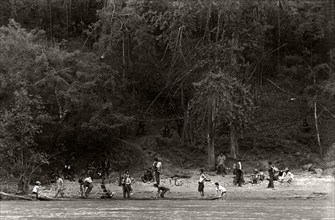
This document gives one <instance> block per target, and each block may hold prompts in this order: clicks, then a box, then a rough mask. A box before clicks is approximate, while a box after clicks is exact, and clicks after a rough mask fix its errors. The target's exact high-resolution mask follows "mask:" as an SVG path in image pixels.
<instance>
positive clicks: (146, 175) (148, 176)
mask: <svg viewBox="0 0 335 220" xmlns="http://www.w3.org/2000/svg"><path fill="white" fill-rule="evenodd" d="M141 179H142V181H143V182H144V183H146V182H148V181H153V180H154V176H153V175H152V169H151V168H149V169H147V171H146V172H145V173H144V175H143V176H142V177H141Z"/></svg>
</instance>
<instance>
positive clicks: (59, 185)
mask: <svg viewBox="0 0 335 220" xmlns="http://www.w3.org/2000/svg"><path fill="white" fill-rule="evenodd" d="M56 187H57V188H56V195H55V198H57V196H58V194H60V196H61V197H62V198H63V197H64V181H63V179H62V178H61V176H60V175H57V180H56Z"/></svg>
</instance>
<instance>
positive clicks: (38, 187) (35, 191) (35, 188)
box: [32, 181, 41, 199]
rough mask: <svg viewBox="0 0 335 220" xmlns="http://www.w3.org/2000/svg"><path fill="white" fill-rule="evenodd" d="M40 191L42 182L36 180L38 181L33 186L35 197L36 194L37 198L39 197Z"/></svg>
mask: <svg viewBox="0 0 335 220" xmlns="http://www.w3.org/2000/svg"><path fill="white" fill-rule="evenodd" d="M40 191H41V182H40V181H36V183H35V185H34V188H33V192H32V195H33V196H34V197H35V196H36V199H37V198H38V196H39V194H40Z"/></svg>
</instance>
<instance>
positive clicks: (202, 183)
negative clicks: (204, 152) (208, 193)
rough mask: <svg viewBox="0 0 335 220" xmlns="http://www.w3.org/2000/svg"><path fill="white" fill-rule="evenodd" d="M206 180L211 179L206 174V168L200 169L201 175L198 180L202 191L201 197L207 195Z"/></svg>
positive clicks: (199, 189) (199, 190)
mask: <svg viewBox="0 0 335 220" xmlns="http://www.w3.org/2000/svg"><path fill="white" fill-rule="evenodd" d="M205 181H210V180H209V179H207V177H206V175H205V174H204V170H203V169H200V177H199V182H198V192H199V193H200V195H201V197H204V195H205Z"/></svg>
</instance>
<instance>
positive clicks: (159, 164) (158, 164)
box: [152, 157, 162, 185]
mask: <svg viewBox="0 0 335 220" xmlns="http://www.w3.org/2000/svg"><path fill="white" fill-rule="evenodd" d="M152 166H153V168H154V172H155V180H156V183H157V184H158V185H159V183H160V175H161V173H162V162H160V161H159V159H158V158H157V157H156V158H155V162H154V163H153V164H152Z"/></svg>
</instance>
